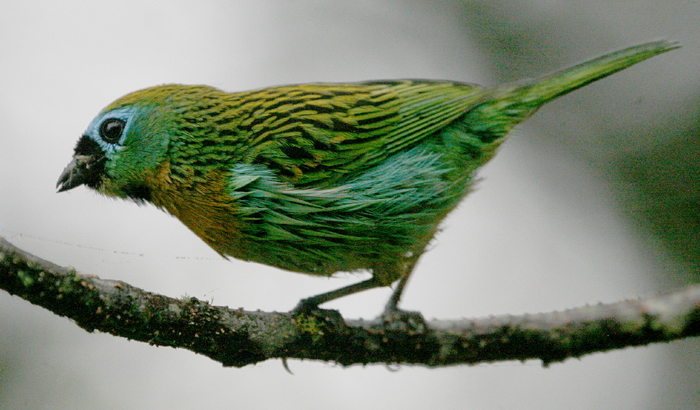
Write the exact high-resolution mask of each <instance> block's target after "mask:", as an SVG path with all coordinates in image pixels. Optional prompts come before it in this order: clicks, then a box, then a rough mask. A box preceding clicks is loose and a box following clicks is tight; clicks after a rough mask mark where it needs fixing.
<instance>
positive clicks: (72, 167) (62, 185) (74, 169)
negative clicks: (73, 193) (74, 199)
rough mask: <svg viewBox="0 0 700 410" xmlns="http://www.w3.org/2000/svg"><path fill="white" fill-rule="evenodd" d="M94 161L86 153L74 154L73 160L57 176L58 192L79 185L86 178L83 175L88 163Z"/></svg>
mask: <svg viewBox="0 0 700 410" xmlns="http://www.w3.org/2000/svg"><path fill="white" fill-rule="evenodd" d="M92 162H94V159H93V158H92V157H89V156H86V155H77V154H76V155H74V156H73V160H72V161H71V162H70V164H68V165H67V166H66V168H65V169H64V170H63V172H62V173H61V176H60V177H58V182H57V183H56V188H58V192H63V191H68V190H69V189H73V188H75V187H78V186H80V185H83V184H84V183H85V182H86V181H87V180H86V178H85V175H86V174H87V172H86V171H87V170H88V168H89V167H90V163H92Z"/></svg>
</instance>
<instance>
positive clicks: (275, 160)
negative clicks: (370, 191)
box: [236, 80, 485, 187]
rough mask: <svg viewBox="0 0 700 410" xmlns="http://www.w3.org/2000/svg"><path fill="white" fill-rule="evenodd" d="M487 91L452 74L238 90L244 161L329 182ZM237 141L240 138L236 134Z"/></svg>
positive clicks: (405, 143)
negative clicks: (450, 76) (435, 78)
mask: <svg viewBox="0 0 700 410" xmlns="http://www.w3.org/2000/svg"><path fill="white" fill-rule="evenodd" d="M484 95H485V90H484V89H483V88H481V87H479V86H475V85H470V84H462V83H454V82H447V81H417V80H405V81H392V82H372V83H354V84H306V85H297V86H285V87H274V88H267V89H264V90H259V91H252V92H247V93H240V94H236V97H237V99H238V98H240V100H239V101H238V103H239V104H240V105H238V104H237V105H238V109H237V110H236V111H237V113H236V115H237V116H238V121H236V123H237V124H236V128H237V129H236V132H237V138H242V139H244V140H246V143H245V146H246V150H245V151H244V152H242V153H240V154H242V155H241V156H242V158H240V157H239V161H240V160H241V159H242V162H243V163H260V164H265V165H267V166H268V167H270V168H271V169H272V170H273V171H275V172H276V173H277V174H278V175H279V176H281V177H282V178H283V179H284V180H286V181H288V182H290V183H293V184H294V185H295V186H303V187H314V186H320V185H323V186H328V185H332V184H333V183H334V182H335V181H338V180H341V179H343V178H345V177H348V176H352V175H357V174H358V173H361V172H363V171H365V170H367V169H370V168H372V167H375V166H376V165H378V164H379V163H381V162H382V161H383V160H385V159H386V158H387V157H389V156H391V155H392V154H395V153H397V152H400V151H402V150H405V149H408V148H410V147H412V146H415V145H416V144H417V143H418V142H420V141H422V140H423V139H425V138H426V137H428V136H430V135H432V134H434V133H435V132H436V131H438V130H440V129H441V128H443V127H445V126H446V125H447V124H449V123H451V122H453V121H454V120H456V119H457V118H459V117H460V116H461V115H462V114H464V113H465V112H466V111H468V110H469V109H470V108H471V107H473V106H474V105H475V104H476V103H477V102H479V101H480V100H481V99H482V97H483V96H484ZM239 141H240V139H239Z"/></svg>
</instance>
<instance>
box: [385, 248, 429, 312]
mask: <svg viewBox="0 0 700 410" xmlns="http://www.w3.org/2000/svg"><path fill="white" fill-rule="evenodd" d="M420 256H421V253H416V254H411V256H408V257H407V258H406V260H405V261H404V266H403V275H401V278H399V282H398V283H397V284H396V288H395V289H394V292H393V293H392V294H391V297H390V298H389V301H388V302H387V304H386V306H385V307H384V313H385V314H386V313H387V312H396V311H399V310H400V309H399V307H398V305H399V299H401V294H402V293H403V289H404V288H405V287H406V283H407V282H408V278H409V276H411V272H413V268H415V266H416V263H417V262H418V258H420Z"/></svg>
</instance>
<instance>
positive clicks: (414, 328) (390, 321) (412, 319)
mask: <svg viewBox="0 0 700 410" xmlns="http://www.w3.org/2000/svg"><path fill="white" fill-rule="evenodd" d="M380 319H381V321H382V324H383V326H384V328H385V329H388V330H393V331H399V332H404V333H405V332H407V333H411V334H421V333H425V331H426V330H427V328H428V325H427V324H426V322H425V318H423V315H422V314H421V313H420V312H414V311H410V310H401V309H399V308H398V307H397V306H396V305H395V304H392V303H389V304H388V305H387V306H386V308H385V309H384V312H383V313H382V315H381V316H380Z"/></svg>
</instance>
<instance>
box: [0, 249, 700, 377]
mask: <svg viewBox="0 0 700 410" xmlns="http://www.w3.org/2000/svg"><path fill="white" fill-rule="evenodd" d="M0 288H2V289H4V290H6V291H7V292H9V293H10V294H13V295H17V296H19V297H21V298H23V299H26V300H28V301H29V302H31V303H34V304H36V305H39V306H42V307H44V308H46V309H48V310H50V311H52V312H54V313H56V314H57V315H60V316H66V317H68V318H70V319H72V320H73V321H74V322H75V323H76V324H77V325H78V326H80V327H82V328H83V329H85V330H87V331H89V332H92V331H94V330H99V331H101V332H106V333H110V334H112V335H115V336H121V337H125V338H127V339H133V340H139V341H142V342H147V343H149V344H152V345H156V346H171V347H179V348H185V349H188V350H191V351H193V352H196V353H199V354H202V355H205V356H207V357H209V358H211V359H214V360H216V361H219V362H221V363H222V364H223V365H224V366H236V367H242V366H245V365H248V364H254V363H257V362H260V361H263V360H267V359H272V358H297V359H314V360H322V361H333V362H336V363H339V364H341V365H344V366H348V365H352V364H367V363H405V364H421V365H425V366H431V367H437V366H447V365H456V364H475V363H482V362H494V361H505V360H526V359H541V360H542V362H543V363H544V364H545V365H547V364H549V363H552V362H559V361H563V360H565V359H567V358H569V357H580V356H583V355H585V354H589V353H593V352H602V351H607V350H612V349H621V348H624V347H628V346H640V345H646V344H650V343H656V342H668V341H671V340H676V339H682V338H686V337H689V336H697V335H698V334H700V285H696V286H690V287H688V288H686V289H682V290H679V291H676V292H673V293H669V294H666V295H661V296H654V297H650V298H645V299H638V300H628V301H622V302H617V303H612V304H607V305H604V304H599V305H597V306H586V307H581V308H577V309H571V310H566V311H563V312H552V313H539V314H525V315H521V316H511V315H503V316H491V317H487V318H477V319H462V320H451V321H448V320H433V321H429V322H425V321H424V320H423V318H422V316H421V315H420V314H418V313H415V312H414V313H411V314H410V315H406V316H405V317H403V316H402V317H400V318H398V317H396V318H393V317H392V318H380V319H375V320H373V321H362V320H343V318H342V317H341V316H340V314H339V313H338V312H336V311H332V310H319V311H314V312H311V313H304V314H300V315H297V316H294V315H292V314H291V313H267V312H249V311H245V310H242V309H238V310H232V309H228V308H226V307H221V306H212V305H210V304H209V303H207V302H204V301H200V300H197V299H195V298H191V297H187V298H181V299H173V298H169V297H166V296H162V295H157V294H153V293H150V292H146V291H144V290H141V289H138V288H136V287H133V286H131V285H129V284H127V283H124V282H121V281H114V280H105V279H100V278H99V277H97V276H93V275H85V274H81V273H78V272H76V271H75V270H74V269H72V268H64V267H61V266H58V265H55V264H53V263H51V262H48V261H45V260H42V259H40V258H37V257H36V256H33V255H31V254H29V253H27V252H24V251H22V250H21V249H18V248H16V247H14V246H13V245H12V244H10V243H9V242H7V241H5V240H4V239H2V238H0Z"/></svg>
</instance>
